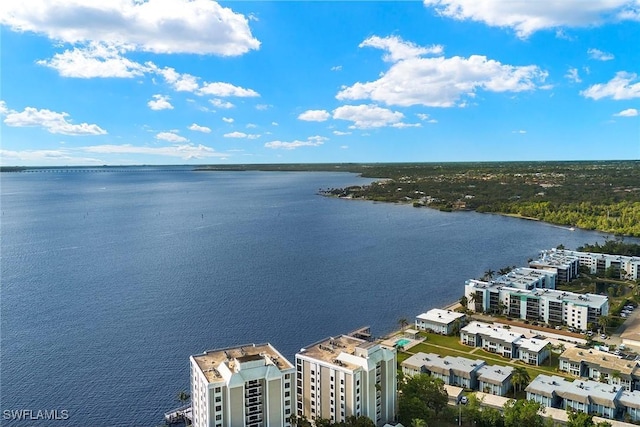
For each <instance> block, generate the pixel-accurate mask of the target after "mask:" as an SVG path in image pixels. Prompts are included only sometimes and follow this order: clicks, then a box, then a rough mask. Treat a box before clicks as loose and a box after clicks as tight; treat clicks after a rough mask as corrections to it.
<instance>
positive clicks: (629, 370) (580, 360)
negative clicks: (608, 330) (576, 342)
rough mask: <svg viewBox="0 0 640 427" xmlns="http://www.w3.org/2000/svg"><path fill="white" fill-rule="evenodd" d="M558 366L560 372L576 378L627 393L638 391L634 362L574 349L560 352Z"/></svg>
mask: <svg viewBox="0 0 640 427" xmlns="http://www.w3.org/2000/svg"><path fill="white" fill-rule="evenodd" d="M558 365H559V366H558V369H559V370H560V371H562V372H567V373H569V374H571V375H574V376H576V377H582V378H588V379H591V380H594V381H600V382H602V381H604V382H606V383H607V384H610V385H613V386H617V387H619V388H622V389H624V390H627V391H633V390H640V364H639V363H638V361H636V360H628V359H624V358H622V357H620V356H616V355H614V354H611V353H608V352H605V351H600V350H595V349H581V348H577V347H574V348H568V349H566V350H565V351H564V352H562V354H561V355H560V358H559V364H558Z"/></svg>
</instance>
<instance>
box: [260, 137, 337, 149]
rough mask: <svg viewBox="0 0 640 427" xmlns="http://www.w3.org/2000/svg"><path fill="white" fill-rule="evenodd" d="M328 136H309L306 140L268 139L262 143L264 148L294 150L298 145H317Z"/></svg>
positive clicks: (322, 142)
mask: <svg viewBox="0 0 640 427" xmlns="http://www.w3.org/2000/svg"><path fill="white" fill-rule="evenodd" d="M327 139H328V138H326V137H323V136H310V137H309V138H307V140H306V141H299V140H294V141H289V142H286V141H270V142H267V143H265V144H264V146H265V147H266V148H271V149H274V150H278V149H280V150H295V149H296V148H300V147H318V146H320V145H322V144H324V141H326V140H327Z"/></svg>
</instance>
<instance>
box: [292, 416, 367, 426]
mask: <svg viewBox="0 0 640 427" xmlns="http://www.w3.org/2000/svg"><path fill="white" fill-rule="evenodd" d="M289 422H290V423H291V425H292V426H297V427H313V425H315V427H375V426H376V425H375V423H374V422H373V421H371V419H370V418H367V417H363V416H359V417H356V416H350V417H347V419H346V420H345V421H344V422H332V421H330V420H327V419H324V418H318V419H316V420H315V424H312V423H311V421H309V420H308V419H307V417H305V416H301V417H298V416H297V415H291V416H290V417H289Z"/></svg>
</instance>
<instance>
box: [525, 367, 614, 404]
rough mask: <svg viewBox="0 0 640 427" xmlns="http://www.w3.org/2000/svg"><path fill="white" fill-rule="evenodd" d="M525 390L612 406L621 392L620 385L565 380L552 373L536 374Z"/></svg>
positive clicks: (586, 402)
mask: <svg viewBox="0 0 640 427" xmlns="http://www.w3.org/2000/svg"><path fill="white" fill-rule="evenodd" d="M526 391H527V392H530V393H535V394H539V395H542V396H547V397H552V396H553V394H556V395H558V396H560V397H562V398H563V399H570V400H573V401H575V402H581V403H585V404H589V403H595V404H598V405H603V406H607V407H610V408H613V407H615V406H616V400H617V399H618V397H619V396H620V395H621V394H622V391H623V389H622V388H621V387H616V386H612V385H609V384H605V383H600V382H597V381H591V380H587V381H581V380H576V381H573V382H570V381H567V380H566V379H564V378H560V377H558V376H555V375H552V376H549V375H538V376H537V377H536V378H535V379H534V380H533V381H532V382H531V384H529V385H528V386H527V388H526Z"/></svg>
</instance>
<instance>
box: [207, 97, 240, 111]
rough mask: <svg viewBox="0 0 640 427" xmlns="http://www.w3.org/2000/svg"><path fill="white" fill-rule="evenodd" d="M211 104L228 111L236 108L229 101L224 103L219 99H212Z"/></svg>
mask: <svg viewBox="0 0 640 427" xmlns="http://www.w3.org/2000/svg"><path fill="white" fill-rule="evenodd" d="M209 102H210V103H211V105H213V106H214V107H216V108H222V109H225V110H228V109H229V108H233V107H235V105H233V104H232V103H230V102H229V101H223V100H222V99H219V98H213V99H210V100H209Z"/></svg>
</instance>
